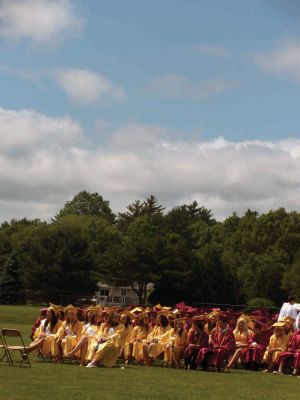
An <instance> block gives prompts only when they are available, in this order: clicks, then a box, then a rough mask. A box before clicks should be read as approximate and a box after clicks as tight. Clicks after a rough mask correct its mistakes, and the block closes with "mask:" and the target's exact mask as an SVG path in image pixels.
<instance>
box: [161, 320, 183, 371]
mask: <svg viewBox="0 0 300 400" xmlns="http://www.w3.org/2000/svg"><path fill="white" fill-rule="evenodd" d="M169 332H170V335H169V339H168V341H167V344H166V350H165V361H166V363H167V365H168V366H170V367H176V368H179V367H180V359H181V358H182V356H183V354H184V351H185V349H186V346H187V336H188V333H187V331H186V329H185V327H184V319H180V318H179V319H177V320H175V321H174V328H173V329H172V330H170V331H169Z"/></svg>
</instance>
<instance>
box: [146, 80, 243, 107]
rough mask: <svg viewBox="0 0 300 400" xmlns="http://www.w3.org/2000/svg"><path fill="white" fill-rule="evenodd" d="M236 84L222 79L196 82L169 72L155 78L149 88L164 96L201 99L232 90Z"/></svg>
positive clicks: (150, 90)
mask: <svg viewBox="0 0 300 400" xmlns="http://www.w3.org/2000/svg"><path fill="white" fill-rule="evenodd" d="M234 86H235V85H234V84H233V83H232V82H229V81H225V80H221V79H213V80H208V81H203V82H200V83H195V82H192V81H190V80H188V79H187V78H186V77H185V76H183V75H178V74H168V75H164V76H159V77H157V78H155V79H153V80H152V81H151V82H150V84H149V86H148V89H147V90H148V91H149V92H150V93H153V94H157V95H159V96H162V97H170V98H179V99H184V98H190V99H192V100H195V101H201V100H206V99H208V98H210V97H212V96H216V95H218V94H221V93H223V92H225V91H227V90H230V89H232V88H233V87H234Z"/></svg>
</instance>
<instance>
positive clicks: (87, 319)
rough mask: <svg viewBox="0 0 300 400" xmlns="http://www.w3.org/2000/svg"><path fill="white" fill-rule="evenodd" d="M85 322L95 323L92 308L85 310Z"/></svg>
mask: <svg viewBox="0 0 300 400" xmlns="http://www.w3.org/2000/svg"><path fill="white" fill-rule="evenodd" d="M85 323H86V324H87V323H90V324H94V323H95V312H94V311H93V310H87V312H86V314H85Z"/></svg>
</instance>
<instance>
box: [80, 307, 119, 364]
mask: <svg viewBox="0 0 300 400" xmlns="http://www.w3.org/2000/svg"><path fill="white" fill-rule="evenodd" d="M125 337H126V331H125V327H124V325H123V324H121V323H120V322H119V314H118V313H117V312H116V311H112V312H111V314H110V317H109V319H108V321H107V324H106V327H105V328H104V329H103V331H102V334H101V336H100V337H99V338H98V344H97V346H96V348H95V353H94V356H93V358H92V360H91V361H90V362H89V364H88V365H87V368H93V367H95V366H96V363H97V362H101V364H103V365H104V366H105V367H112V366H113V365H114V364H115V363H116V361H117V359H118V357H119V355H120V352H121V350H122V349H123V347H124V342H125Z"/></svg>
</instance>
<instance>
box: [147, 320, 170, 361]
mask: <svg viewBox="0 0 300 400" xmlns="http://www.w3.org/2000/svg"><path fill="white" fill-rule="evenodd" d="M169 330H171V327H170V325H167V326H166V327H162V326H156V327H155V328H154V329H153V331H152V332H151V333H150V335H148V338H147V342H150V345H149V346H150V348H149V357H152V358H157V357H158V356H159V355H160V354H161V353H162V352H163V351H164V350H165V348H166V344H167V341H168V337H169V334H168V331H169Z"/></svg>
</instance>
